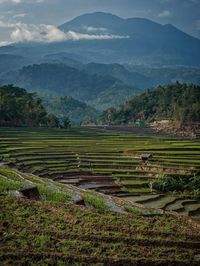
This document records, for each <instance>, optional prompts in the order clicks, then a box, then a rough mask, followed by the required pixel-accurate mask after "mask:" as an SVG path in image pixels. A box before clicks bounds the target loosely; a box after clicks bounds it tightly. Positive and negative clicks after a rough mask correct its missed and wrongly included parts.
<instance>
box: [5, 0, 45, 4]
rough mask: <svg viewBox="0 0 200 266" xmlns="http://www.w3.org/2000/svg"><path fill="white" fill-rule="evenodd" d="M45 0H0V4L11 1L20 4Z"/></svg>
mask: <svg viewBox="0 0 200 266" xmlns="http://www.w3.org/2000/svg"><path fill="white" fill-rule="evenodd" d="M44 1H45V0H0V4H2V3H6V2H7V3H13V4H21V3H36V4H37V3H42V2H44Z"/></svg>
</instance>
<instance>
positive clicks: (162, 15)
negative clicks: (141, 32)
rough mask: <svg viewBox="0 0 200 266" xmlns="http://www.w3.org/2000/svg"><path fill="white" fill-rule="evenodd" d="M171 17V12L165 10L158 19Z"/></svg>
mask: <svg viewBox="0 0 200 266" xmlns="http://www.w3.org/2000/svg"><path fill="white" fill-rule="evenodd" d="M169 16H171V12H170V11H169V10H163V11H162V12H160V13H159V14H158V17H160V18H163V17H169Z"/></svg>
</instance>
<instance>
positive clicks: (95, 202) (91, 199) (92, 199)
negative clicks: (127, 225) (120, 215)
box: [83, 194, 109, 210]
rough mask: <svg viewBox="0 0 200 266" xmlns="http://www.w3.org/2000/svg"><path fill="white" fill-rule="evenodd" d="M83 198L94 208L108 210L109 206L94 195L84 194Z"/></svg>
mask: <svg viewBox="0 0 200 266" xmlns="http://www.w3.org/2000/svg"><path fill="white" fill-rule="evenodd" d="M83 199H84V201H85V202H86V203H87V204H88V205H90V206H92V207H94V208H95V209H100V210H109V207H108V206H107V205H106V203H105V201H104V200H103V199H101V198H97V196H96V195H94V196H93V195H89V194H85V195H84V196H83Z"/></svg>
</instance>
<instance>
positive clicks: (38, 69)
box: [0, 64, 139, 110]
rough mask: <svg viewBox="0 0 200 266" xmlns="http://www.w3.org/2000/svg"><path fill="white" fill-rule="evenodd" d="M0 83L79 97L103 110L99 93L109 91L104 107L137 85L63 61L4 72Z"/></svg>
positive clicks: (120, 99) (121, 99) (132, 92)
mask: <svg viewBox="0 0 200 266" xmlns="http://www.w3.org/2000/svg"><path fill="white" fill-rule="evenodd" d="M0 84H15V85H16V86H20V87H24V88H26V89H28V90H31V91H34V92H35V91H36V92H37V93H39V95H43V96H44V95H45V96H71V97H73V98H75V99H77V100H79V101H84V102H86V103H89V104H90V105H91V106H93V107H95V108H96V109H100V110H102V102H103V101H104V98H102V97H103V96H102V94H103V95H104V94H106V95H107V94H109V95H110V90H112V91H115V88H116V93H115V94H113V93H112V101H111V102H107V104H104V108H109V107H111V106H112V105H114V106H115V105H116V103H117V104H118V103H119V104H122V103H123V102H124V101H125V100H127V97H128V96H133V95H136V94H137V93H138V92H139V89H137V88H135V87H134V86H127V85H125V84H124V83H123V82H122V81H121V80H119V79H116V78H114V77H111V76H109V73H108V75H106V76H101V75H97V74H95V75H92V74H88V73H86V71H84V70H79V69H76V68H73V67H69V66H67V65H64V64H35V65H31V66H26V67H23V68H22V69H20V70H18V71H15V72H10V73H7V74H6V75H5V76H3V77H2V78H1V80H0Z"/></svg>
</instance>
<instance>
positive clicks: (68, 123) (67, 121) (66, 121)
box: [63, 117, 71, 128]
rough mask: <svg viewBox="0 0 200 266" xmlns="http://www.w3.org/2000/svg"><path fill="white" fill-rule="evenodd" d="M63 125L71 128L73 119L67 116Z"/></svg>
mask: <svg viewBox="0 0 200 266" xmlns="http://www.w3.org/2000/svg"><path fill="white" fill-rule="evenodd" d="M63 126H64V128H70V127H71V121H70V120H69V118H68V117H65V118H64V120H63Z"/></svg>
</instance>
